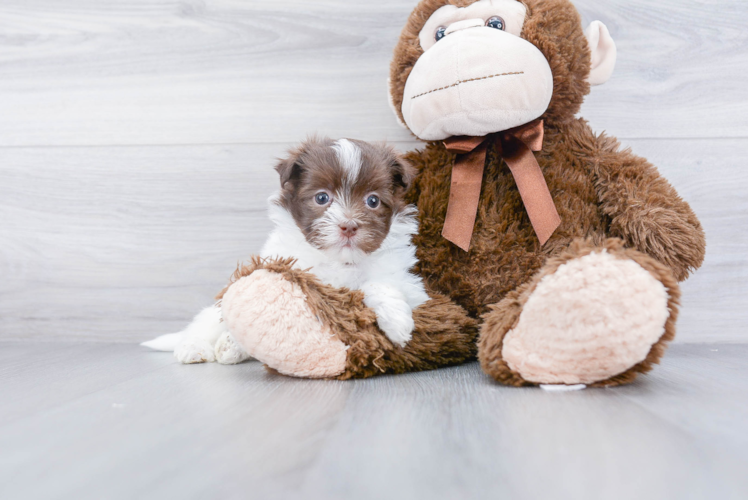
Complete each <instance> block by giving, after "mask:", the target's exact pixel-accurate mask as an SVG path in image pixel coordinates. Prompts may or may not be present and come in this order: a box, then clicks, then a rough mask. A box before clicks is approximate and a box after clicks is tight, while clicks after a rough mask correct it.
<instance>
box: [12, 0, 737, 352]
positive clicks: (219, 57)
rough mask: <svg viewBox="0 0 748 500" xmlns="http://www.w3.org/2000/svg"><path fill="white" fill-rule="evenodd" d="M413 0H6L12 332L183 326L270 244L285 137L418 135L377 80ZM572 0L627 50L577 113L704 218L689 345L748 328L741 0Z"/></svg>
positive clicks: (104, 332) (16, 335)
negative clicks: (403, 123)
mask: <svg viewBox="0 0 748 500" xmlns="http://www.w3.org/2000/svg"><path fill="white" fill-rule="evenodd" d="M415 3H416V1H415V0H382V1H377V2H372V1H363V0H322V1H316V2H310V1H302V0H273V1H272V2H269V1H267V0H265V1H262V2H260V1H238V0H234V1H230V0H223V1H205V2H202V1H181V2H177V1H167V0H126V1H125V0H114V1H110V2H106V3H104V2H97V1H94V0H66V1H64V2H59V1H53V0H46V1H45V0H3V2H2V3H1V4H0V339H6V340H7V339H35V340H43V339H56V340H60V339H71V340H73V339H76V340H81V339H85V340H98V341H117V342H131V341H136V340H144V339H146V338H149V337H151V336H153V335H155V334H159V333H164V332H167V331H172V330H176V329H179V328H181V326H182V325H183V324H184V323H185V322H186V321H187V320H188V319H189V318H190V317H191V315H192V314H194V313H195V312H196V311H197V309H198V308H200V307H202V306H204V305H206V304H208V303H210V301H211V298H212V296H213V295H214V294H215V292H216V291H217V290H219V289H220V288H221V287H222V285H223V284H224V282H225V280H226V278H227V276H228V275H229V273H230V272H231V271H232V270H233V268H234V266H235V265H236V262H237V261H238V260H241V259H244V258H246V257H248V256H249V255H251V254H252V253H253V252H256V251H257V250H258V249H259V247H260V245H261V244H262V241H263V238H264V236H265V234H266V233H267V231H268V229H269V223H268V221H267V220H266V217H265V212H264V206H265V198H266V197H267V194H268V193H269V192H270V191H271V190H272V189H274V188H275V185H276V183H277V180H276V177H275V174H274V172H273V171H272V168H271V167H272V165H273V162H274V158H275V157H277V156H280V155H282V154H283V152H284V151H285V149H286V148H287V147H289V146H290V145H292V144H294V143H295V142H297V141H299V140H301V139H303V138H304V137H305V136H306V135H307V134H309V133H312V132H319V133H322V134H329V135H331V136H334V137H338V136H348V137H356V138H361V139H367V140H382V139H387V140H390V141H393V142H394V143H395V144H396V145H397V146H398V147H399V148H401V149H404V150H406V149H410V148H414V147H417V146H418V142H416V141H414V140H413V137H412V136H410V135H409V133H408V132H407V131H405V130H404V129H402V128H400V127H399V126H398V125H397V124H396V121H395V119H394V117H393V115H392V113H391V111H390V109H389V106H388V103H387V93H386V79H387V71H388V65H389V60H390V56H391V52H392V48H393V46H394V44H395V42H396V40H397V37H398V34H399V31H400V29H401V28H402V26H403V24H404V22H405V20H406V18H407V16H408V14H409V12H410V10H411V9H412V7H413V6H414V5H415ZM575 3H576V5H577V6H578V7H579V10H580V12H581V13H582V16H583V18H584V20H585V22H589V21H592V20H594V19H600V20H602V21H603V22H605V23H606V24H607V25H608V27H609V28H610V30H611V32H612V34H613V36H614V37H615V39H616V40H617V43H618V48H619V60H618V66H617V69H616V73H615V74H614V76H613V79H612V80H611V81H610V82H609V83H607V84H606V85H604V86H601V87H597V88H594V89H593V92H592V94H591V95H590V96H589V97H588V99H587V102H586V103H585V105H584V107H583V110H582V113H581V115H582V116H584V117H585V118H587V119H588V120H589V121H590V122H591V124H592V126H593V127H594V128H595V129H597V130H600V131H602V130H607V131H608V133H610V134H612V135H616V136H618V137H619V138H620V139H621V140H622V142H623V143H624V144H625V145H627V146H631V147H632V148H633V149H634V151H635V152H637V153H638V154H640V155H642V156H645V157H648V158H649V159H650V160H652V161H653V162H654V163H655V164H656V165H658V166H659V168H660V170H661V171H662V173H663V174H664V175H665V176H666V177H668V178H669V179H670V180H671V182H672V183H673V184H674V185H675V187H676V188H677V189H678V190H679V191H680V193H681V194H682V195H683V196H684V198H686V199H687V200H688V201H689V202H690V203H691V204H692V206H693V207H694V209H695V210H696V212H697V214H698V215H699V216H700V217H701V220H702V222H703V223H704V226H705V228H706V231H707V238H708V255H707V261H706V263H705V265H704V267H703V268H702V269H701V270H700V271H699V272H698V273H697V274H696V275H695V276H694V277H692V278H691V279H690V280H688V281H687V282H686V283H685V284H684V285H683V288H684V298H683V312H682V314H681V318H680V321H679V336H678V340H680V341H689V342H702V341H745V340H748V331H746V325H748V307H746V306H748V299H746V297H747V296H748V236H746V230H747V229H748V170H747V169H746V168H745V167H744V165H743V164H744V163H745V161H746V160H745V158H746V156H748V87H747V86H746V85H745V84H744V82H745V80H746V78H747V77H748V30H746V29H745V26H746V25H748V4H746V3H745V2H744V0H729V1H723V2H717V1H711V2H710V1H703V0H662V1H660V2H651V1H645V0H631V1H627V2H617V1H614V0H576V2H575Z"/></svg>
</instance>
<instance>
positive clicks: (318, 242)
mask: <svg viewBox="0 0 748 500" xmlns="http://www.w3.org/2000/svg"><path fill="white" fill-rule="evenodd" d="M275 169H276V171H277V172H278V174H279V175H280V184H281V189H280V191H279V192H277V193H275V194H274V195H273V196H271V197H270V199H269V200H268V201H269V214H270V219H271V220H272V221H273V222H274V223H275V228H274V229H273V231H272V233H271V234H270V236H269V238H268V240H267V241H266V242H265V245H264V246H263V248H262V251H261V252H260V256H261V257H263V258H272V257H291V258H294V259H296V264H295V266H296V267H298V268H300V269H310V270H311V272H312V273H313V274H314V275H316V277H317V278H318V279H319V280H320V281H322V282H324V283H327V284H329V285H332V286H335V287H346V288H349V289H354V290H361V291H363V292H364V297H365V298H364V303H365V304H366V305H367V306H368V307H370V308H371V309H372V310H373V311H374V312H375V313H376V316H377V323H378V324H379V328H380V329H381V330H382V331H383V332H384V333H385V335H387V337H388V338H389V339H390V340H391V341H392V342H393V343H395V344H398V345H400V346H404V345H405V344H406V343H407V342H408V341H409V340H410V339H411V334H412V332H413V326H414V325H413V315H412V310H413V309H414V308H415V307H417V306H419V305H421V304H423V303H424V302H426V301H427V300H429V297H428V295H427V294H426V290H425V289H424V285H423V281H422V280H421V278H420V277H419V276H416V275H415V274H413V273H411V272H410V270H411V268H412V267H413V266H414V265H415V264H416V256H415V247H414V246H413V244H412V243H411V236H412V235H413V234H415V233H416V231H417V230H418V223H417V220H416V209H415V207H413V206H412V205H407V204H406V202H405V201H404V195H405V192H406V191H407V189H408V187H409V186H410V183H411V181H412V180H413V177H414V175H415V169H414V168H413V167H412V166H411V165H410V164H409V163H408V162H407V161H405V160H404V159H403V158H402V157H401V156H400V155H399V154H398V153H397V152H395V150H394V149H392V148H391V147H389V146H386V145H384V144H370V143H367V142H363V141H357V140H349V139H340V140H338V141H332V140H331V139H318V138H313V139H309V140H307V141H306V142H304V143H303V144H301V145H300V146H299V147H298V148H296V149H294V150H292V151H291V152H290V155H289V157H288V158H286V159H284V160H281V161H280V163H278V165H277V166H276V167H275ZM142 345H145V346H147V347H151V348H154V349H158V350H169V351H170V350H174V355H175V356H176V357H177V359H179V361H181V362H182V363H201V362H206V361H218V362H220V363H224V364H233V363H238V362H241V361H243V360H245V359H247V358H248V357H249V355H248V354H247V353H246V352H244V350H243V349H242V348H241V347H240V346H239V345H238V344H236V342H234V341H233V339H232V338H231V334H230V333H229V332H228V331H227V330H226V328H225V326H224V323H223V322H222V320H221V310H220V305H214V306H211V307H208V308H206V309H204V310H202V311H201V312H200V313H199V314H198V315H197V316H196V317H195V319H194V320H193V321H192V323H191V324H190V325H189V326H188V327H187V328H186V329H185V330H184V331H182V332H180V333H177V334H170V335H163V336H161V337H158V338H157V339H154V340H152V341H150V342H145V343H144V344H142Z"/></svg>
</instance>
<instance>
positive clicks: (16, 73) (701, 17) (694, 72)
mask: <svg viewBox="0 0 748 500" xmlns="http://www.w3.org/2000/svg"><path fill="white" fill-rule="evenodd" d="M415 4H416V0H406V1H401V0H386V1H376V2H372V1H364V0H336V1H332V0H326V1H316V2H305V1H300V0H274V1H273V2H267V1H259V0H256V1H247V2H238V1H235V0H215V1H199V0H185V1H171V0H139V1H132V0H115V1H110V2H103V3H102V2H94V1H84V0H71V1H67V2H63V3H60V2H56V1H53V0H4V1H3V2H2V4H0V33H2V36H1V37H0V145H11V146H27V145H103V144H105V145H113V144H217V143H245V142H253V141H261V142H268V141H296V140H298V139H300V138H301V137H303V136H304V135H305V134H306V133H307V132H309V131H311V130H321V131H324V132H327V133H330V134H332V135H335V136H341V135H356V136H357V137H358V138H361V139H392V140H407V139H409V137H410V136H409V134H408V133H407V132H406V131H405V130H403V129H400V128H399V127H398V126H397V125H396V124H395V120H394V118H393V116H392V113H391V111H390V110H389V107H388V104H387V97H386V93H387V90H386V80H387V75H388V65H389V61H390V57H391V54H392V48H393V47H394V45H395V43H396V41H397V37H398V34H399V32H400V29H401V28H402V26H403V24H404V22H405V20H406V19H407V16H408V14H409V12H410V10H411V9H412V7H413V6H414V5H415ZM576 4H577V5H578V7H579V9H580V11H581V12H582V14H583V17H584V19H585V22H589V21H592V20H594V19H601V20H603V21H604V22H605V23H607V25H608V26H609V27H610V29H611V32H612V34H613V36H614V37H615V38H616V40H617V43H618V47H619V62H618V68H617V71H616V73H615V74H614V78H613V79H612V80H611V82H609V83H608V84H606V85H604V86H602V87H598V88H595V89H594V91H593V93H592V95H591V96H590V97H589V99H588V101H587V103H586V104H585V106H584V109H583V113H582V114H583V115H584V116H586V117H587V118H588V119H590V120H591V121H592V123H593V125H594V126H595V127H596V128H601V129H607V130H609V131H610V132H611V133H613V134H615V135H618V136H619V137H625V138H653V137H664V138H670V137H688V138H699V137H748V99H747V97H748V90H747V88H746V86H745V85H742V84H741V83H740V82H743V81H745V80H746V78H748V49H746V47H748V33H747V32H746V30H745V29H744V27H745V24H746V22H748V8H746V4H745V2H744V1H743V0H728V1H719V2H717V1H709V2H704V1H702V0H662V1H659V2H651V1H647V0H631V1H627V2H615V1H613V0H607V1H599V0H577V1H576Z"/></svg>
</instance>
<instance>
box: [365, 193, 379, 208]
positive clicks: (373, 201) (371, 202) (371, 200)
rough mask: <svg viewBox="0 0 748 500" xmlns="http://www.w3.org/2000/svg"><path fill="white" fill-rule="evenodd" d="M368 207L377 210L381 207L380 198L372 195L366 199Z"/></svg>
mask: <svg viewBox="0 0 748 500" xmlns="http://www.w3.org/2000/svg"><path fill="white" fill-rule="evenodd" d="M366 206H367V207H369V208H377V207H378V206H379V196H377V195H375V194H372V195H370V196H369V197H368V198H366Z"/></svg>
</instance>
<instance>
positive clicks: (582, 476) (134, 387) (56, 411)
mask: <svg viewBox="0 0 748 500" xmlns="http://www.w3.org/2000/svg"><path fill="white" fill-rule="evenodd" d="M746 356H748V346H738V345H717V344H710V345H680V346H675V347H674V348H673V349H672V350H671V352H670V354H669V355H668V356H666V357H665V359H664V361H663V365H662V366H661V367H659V368H658V370H656V371H655V372H653V374H651V375H649V376H646V377H642V378H640V379H639V380H638V381H637V382H635V383H634V384H633V385H630V386H627V387H622V388H617V389H615V390H605V389H590V390H585V391H581V392H575V393H545V392H543V391H541V390H538V389H532V388H530V389H517V388H511V387H501V386H498V385H496V384H495V383H493V382H492V381H491V380H490V379H489V378H488V377H486V376H485V375H484V374H483V373H482V372H481V370H480V367H479V366H478V365H477V364H476V363H472V364H468V365H465V366H461V367H456V368H448V369H443V370H437V371H433V372H426V373H414V374H407V375H399V376H392V377H391V376H386V377H380V378H374V379H368V380H358V381H347V382H339V381H312V380H298V379H291V378H287V377H282V376H279V375H271V374H269V373H267V372H266V371H265V370H264V369H263V368H262V367H261V366H260V364H259V363H257V362H248V363H244V364H241V365H237V366H220V365H215V364H210V365H191V366H185V365H180V364H178V363H177V362H176V360H174V358H173V357H172V356H171V355H169V354H166V353H155V352H146V351H145V350H144V349H142V348H138V347H137V346H124V345H110V344H62V345H61V344H58V343H43V344H35V343H31V342H23V343H14V342H0V400H2V401H3V405H0V450H2V451H0V497H1V498H8V499H10V498H13V499H15V498H23V499H28V500H31V499H37V498H39V499H41V498H44V499H49V498H76V499H82V500H83V499H89V498H90V499H100V498H108V499H113V500H114V499H120V498H121V499H132V498H139V499H151V498H153V499H156V498H158V499H161V498H188V499H191V498H273V499H285V498H305V499H309V500H315V499H351V498H355V499H370V498H372V499H373V498H392V499H401V498H403V499H412V498H433V499H447V498H452V499H453V498H512V499H516V500H523V499H532V500H536V499H539V498H554V499H575V500H586V499H594V500H599V499H622V500H623V499H632V498H636V499H657V500H670V499H673V500H683V499H704V500H706V499H714V498H719V499H722V500H732V499H743V498H745V497H746V496H748V480H747V479H746V476H745V470H746V469H747V468H748V452H747V451H746V450H748V401H746V397H745V394H746V392H747V391H748V368H747V367H746V364H745V358H746Z"/></svg>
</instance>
